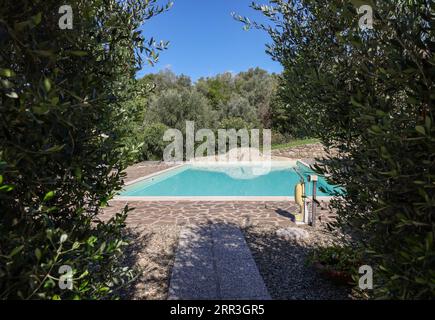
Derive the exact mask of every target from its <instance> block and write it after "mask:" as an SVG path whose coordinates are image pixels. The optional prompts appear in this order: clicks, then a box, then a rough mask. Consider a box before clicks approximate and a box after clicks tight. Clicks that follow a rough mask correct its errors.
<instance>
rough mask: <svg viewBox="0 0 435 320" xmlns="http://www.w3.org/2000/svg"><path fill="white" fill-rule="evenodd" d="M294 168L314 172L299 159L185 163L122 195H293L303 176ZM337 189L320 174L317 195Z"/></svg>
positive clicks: (307, 172) (309, 184) (303, 173)
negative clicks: (268, 163)
mask: <svg viewBox="0 0 435 320" xmlns="http://www.w3.org/2000/svg"><path fill="white" fill-rule="evenodd" d="M294 168H297V169H298V172H299V173H300V174H301V175H302V176H304V178H305V182H306V181H307V180H306V179H307V176H308V175H309V174H310V173H312V171H311V170H310V169H309V168H308V167H306V166H304V165H302V164H300V163H298V165H297V166H291V165H289V164H286V165H282V164H279V165H276V164H273V165H272V166H271V168H270V170H268V171H264V172H263V171H262V170H264V168H262V167H255V166H253V165H236V166H235V165H212V166H207V167H203V166H196V165H184V166H182V167H180V168H177V169H173V170H170V171H168V172H166V173H162V174H160V175H157V176H154V177H152V178H149V179H146V180H143V181H140V182H137V183H135V184H133V185H130V186H127V187H126V188H125V189H124V191H123V192H122V193H121V194H120V196H131V197H135V196H136V197H139V196H140V197H144V196H145V197H146V196H172V197H173V196H259V197H262V196H266V197H267V196H294V186H295V184H296V183H298V182H299V181H300V179H301V178H300V177H299V175H298V174H297V173H296V172H295V170H294ZM259 170H260V172H259ZM321 187H323V188H324V189H325V191H326V192H322V191H321V190H320V188H321ZM334 189H335V190H337V189H336V188H334V187H332V186H330V185H328V183H327V182H326V181H325V179H323V178H322V177H319V182H318V190H317V195H318V196H330V195H332V193H333V191H334ZM306 191H307V195H312V187H311V183H307V184H306Z"/></svg>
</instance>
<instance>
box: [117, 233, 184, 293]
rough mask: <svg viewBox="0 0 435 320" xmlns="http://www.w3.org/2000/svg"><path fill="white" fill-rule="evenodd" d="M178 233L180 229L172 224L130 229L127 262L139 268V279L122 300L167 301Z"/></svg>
mask: <svg viewBox="0 0 435 320" xmlns="http://www.w3.org/2000/svg"><path fill="white" fill-rule="evenodd" d="M179 233H180V227H177V226H173V225H168V226H156V227H143V228H135V229H130V232H129V235H128V237H129V238H130V240H131V241H132V244H131V246H130V248H129V250H128V252H127V261H128V263H129V265H130V266H131V267H135V268H138V269H139V270H138V271H139V276H138V278H137V279H136V281H135V282H134V283H133V284H132V285H130V286H129V288H130V289H129V290H128V292H125V293H124V294H123V295H122V298H123V299H135V300H165V299H167V295H168V287H169V280H170V275H171V270H172V266H173V264H174V258H175V250H176V248H177V244H178V236H179Z"/></svg>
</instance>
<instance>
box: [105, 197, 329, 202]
mask: <svg viewBox="0 0 435 320" xmlns="http://www.w3.org/2000/svg"><path fill="white" fill-rule="evenodd" d="M332 198H333V197H331V196H320V197H316V199H317V200H319V201H327V202H329V201H331V199H332ZM111 201H123V202H129V201H130V202H155V201H171V202H176V201H180V202H226V201H240V202H282V201H291V202H295V197H289V196H155V197H135V196H116V197H114V198H113V199H112V200H111Z"/></svg>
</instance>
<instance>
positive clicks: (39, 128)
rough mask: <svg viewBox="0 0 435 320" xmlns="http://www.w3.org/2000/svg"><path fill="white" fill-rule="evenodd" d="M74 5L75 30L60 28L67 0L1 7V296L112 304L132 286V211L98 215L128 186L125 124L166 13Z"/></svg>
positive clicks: (132, 5)
mask: <svg viewBox="0 0 435 320" xmlns="http://www.w3.org/2000/svg"><path fill="white" fill-rule="evenodd" d="M70 3H71V5H72V9H73V15H74V19H73V23H74V24H73V29H72V30H68V29H66V30H63V29H60V28H59V26H58V20H59V18H60V16H61V15H60V14H58V10H59V1H54V0H53V1H50V0H43V1H32V2H28V1H24V0H17V1H7V2H5V3H3V5H2V6H1V7H0V17H1V19H0V34H1V37H0V80H1V82H0V132H1V135H0V208H1V209H0V210H1V214H0V243H1V246H0V297H1V299H16V298H23V299H34V298H43V299H60V298H62V299H70V298H76V299H84V298H87V299H95V298H103V297H104V298H110V297H113V295H114V294H115V291H116V288H117V287H118V286H120V285H122V284H123V283H126V281H128V280H129V279H130V278H131V271H130V270H129V269H128V268H125V267H124V266H123V265H122V251H123V247H124V245H125V242H124V241H123V236H122V232H123V227H124V226H125V223H124V221H125V217H126V213H127V211H128V209H127V208H125V210H123V211H122V212H120V213H118V214H117V215H116V216H115V217H113V218H112V219H111V220H109V221H102V220H101V219H99V216H98V214H99V212H100V206H104V205H105V204H106V203H107V201H108V200H109V199H110V198H111V197H112V196H113V195H114V193H115V192H116V191H117V190H119V189H120V188H121V178H122V174H121V173H120V172H121V170H122V165H121V163H122V161H121V159H120V155H121V153H120V147H121V146H120V143H119V140H120V138H121V137H119V136H118V134H119V133H118V132H116V129H115V128H116V127H117V124H118V123H119V121H121V118H122V116H125V115H121V114H120V113H119V112H117V110H119V108H118V107H119V105H120V104H121V103H122V99H121V98H122V96H121V94H120V92H122V91H124V89H125V88H126V87H127V86H128V83H129V80H130V79H134V74H135V68H136V67H137V65H138V63H139V62H140V58H139V56H138V55H137V50H138V49H140V48H142V49H144V47H143V39H142V36H141V35H140V33H138V32H136V30H137V28H138V27H139V25H140V24H141V23H142V22H143V21H144V20H145V19H148V18H150V17H151V16H152V15H154V14H156V13H158V12H161V8H157V7H155V5H154V1H151V2H147V3H146V4H143V3H142V1H128V2H127V1H115V0H113V1H112V0H110V1H104V2H101V1H93V0H86V1H70ZM148 10H149V11H148ZM132 12H134V13H132ZM146 49H147V50H149V49H148V48H146ZM61 266H70V267H71V268H72V276H73V287H72V289H71V290H62V289H61V288H60V287H59V285H58V284H59V283H62V282H63V281H64V279H63V278H60V277H61V276H62V275H63V276H65V271H68V270H62V268H60V267H61ZM59 280H60V281H59Z"/></svg>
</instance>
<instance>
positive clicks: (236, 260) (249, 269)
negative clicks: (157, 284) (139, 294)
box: [168, 224, 270, 300]
mask: <svg viewBox="0 0 435 320" xmlns="http://www.w3.org/2000/svg"><path fill="white" fill-rule="evenodd" d="M168 298H169V299H181V300H186V299H198V300H201V299H207V300H208V299H250V300H268V299H270V295H269V293H268V291H267V288H266V286H265V284H264V281H263V279H262V277H261V275H260V273H259V271H258V268H257V266H256V264H255V261H254V259H253V258H252V255H251V252H250V250H249V248H248V246H247V244H246V241H245V239H244V237H243V234H242V232H241V231H240V229H239V228H237V227H235V226H232V225H227V224H211V225H210V224H209V225H202V226H199V227H198V226H197V227H184V228H183V229H182V231H181V234H180V240H179V246H178V249H177V253H176V257H175V263H174V267H173V270H172V276H171V281H170V288H169V297H168Z"/></svg>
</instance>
